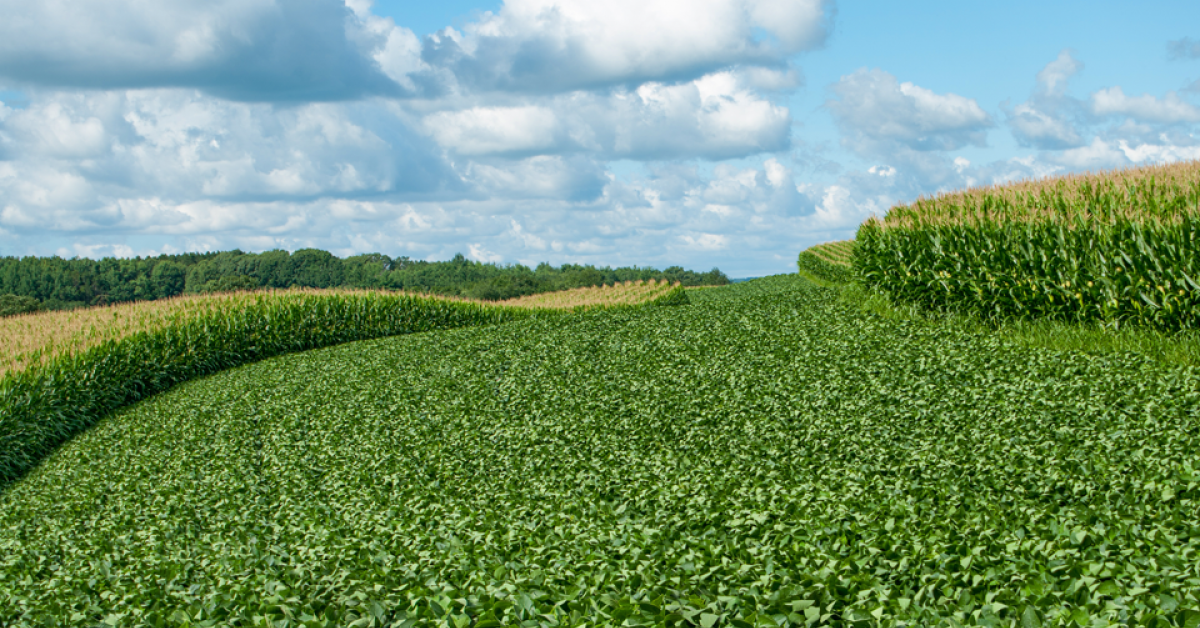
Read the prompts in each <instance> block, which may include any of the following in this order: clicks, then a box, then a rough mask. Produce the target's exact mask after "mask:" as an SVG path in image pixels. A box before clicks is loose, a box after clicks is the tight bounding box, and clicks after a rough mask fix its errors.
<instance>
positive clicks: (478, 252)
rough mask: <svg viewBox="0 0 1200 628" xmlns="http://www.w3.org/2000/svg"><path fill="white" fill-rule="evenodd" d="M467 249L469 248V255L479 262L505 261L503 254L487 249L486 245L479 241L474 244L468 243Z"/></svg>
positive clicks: (494, 262) (495, 262)
mask: <svg viewBox="0 0 1200 628" xmlns="http://www.w3.org/2000/svg"><path fill="white" fill-rule="evenodd" d="M467 250H468V252H467V257H469V258H471V259H473V260H475V261H477V262H486V263H490V264H497V263H500V262H503V261H504V256H503V255H500V254H498V253H493V252H491V251H489V250H487V249H486V248H484V246H483V245H482V244H479V243H472V244H470V245H468V246H467Z"/></svg>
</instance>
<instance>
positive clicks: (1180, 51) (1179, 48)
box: [1167, 37, 1200, 59]
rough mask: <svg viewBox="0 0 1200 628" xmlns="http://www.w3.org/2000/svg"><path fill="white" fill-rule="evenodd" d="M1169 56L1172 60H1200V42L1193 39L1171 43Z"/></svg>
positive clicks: (1168, 43) (1168, 47) (1168, 50)
mask: <svg viewBox="0 0 1200 628" xmlns="http://www.w3.org/2000/svg"><path fill="white" fill-rule="evenodd" d="M1167 56H1168V57H1170V58H1172V59H1200V41H1196V40H1195V39H1192V38H1191V37H1184V38H1183V39H1176V40H1174V41H1169V42H1167Z"/></svg>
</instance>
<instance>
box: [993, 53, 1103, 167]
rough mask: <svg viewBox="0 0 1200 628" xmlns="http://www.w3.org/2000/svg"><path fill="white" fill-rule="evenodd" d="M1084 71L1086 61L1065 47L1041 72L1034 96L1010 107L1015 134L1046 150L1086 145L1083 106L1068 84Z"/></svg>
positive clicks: (1009, 120)
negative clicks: (1082, 128)
mask: <svg viewBox="0 0 1200 628" xmlns="http://www.w3.org/2000/svg"><path fill="white" fill-rule="evenodd" d="M1082 70H1083V63H1082V62H1081V61H1079V60H1078V59H1076V58H1075V57H1074V55H1072V53H1071V51H1070V50H1063V51H1062V52H1060V53H1059V54H1058V58H1056V59H1055V60H1054V61H1051V62H1050V63H1047V64H1046V66H1045V67H1044V68H1042V70H1041V71H1040V72H1038V73H1037V87H1036V88H1035V89H1034V93H1033V96H1032V97H1030V99H1029V100H1028V101H1026V102H1023V103H1021V104H1019V105H1017V106H1016V107H1013V108H1012V109H1011V110H1006V111H1005V113H1006V116H1007V123H1008V127H1009V130H1011V131H1012V134H1013V137H1015V138H1016V139H1017V142H1018V143H1019V144H1021V145H1022V146H1031V147H1034V148H1040V149H1042V150H1063V149H1069V148H1077V147H1080V146H1082V145H1083V144H1084V143H1085V141H1084V139H1083V136H1082V135H1081V134H1080V132H1079V128H1078V125H1079V122H1078V119H1079V117H1080V114H1081V112H1082V110H1083V107H1082V105H1081V104H1080V103H1079V102H1078V101H1077V100H1075V99H1073V98H1071V97H1070V96H1068V95H1067V92H1066V90H1067V84H1068V83H1069V82H1070V80H1071V79H1072V78H1073V77H1074V76H1075V75H1077V74H1079V72H1081V71H1082Z"/></svg>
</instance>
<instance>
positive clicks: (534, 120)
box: [423, 106, 558, 155]
mask: <svg viewBox="0 0 1200 628" xmlns="http://www.w3.org/2000/svg"><path fill="white" fill-rule="evenodd" d="M423 124H424V127H425V130H426V131H427V132H428V133H429V134H431V135H432V136H433V137H434V139H436V140H437V142H438V144H441V145H442V146H445V147H447V148H452V149H454V150H455V151H456V152H458V153H460V154H463V155H484V154H493V153H528V152H538V151H545V150H548V149H551V148H553V147H554V145H555V144H556V142H557V138H556V136H557V134H558V119H557V117H556V116H555V114H554V112H553V111H552V110H550V109H547V108H546V107H539V106H523V107H472V108H471V109H466V110H463V111H442V112H438V113H435V114H433V115H430V116H429V117H427V118H425V120H424V122H423Z"/></svg>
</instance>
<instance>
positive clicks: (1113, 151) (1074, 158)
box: [1049, 137, 1129, 170]
mask: <svg viewBox="0 0 1200 628" xmlns="http://www.w3.org/2000/svg"><path fill="white" fill-rule="evenodd" d="M1049 159H1050V160H1052V161H1053V162H1055V163H1058V164H1061V165H1063V166H1066V167H1067V168H1069V169H1071V170H1106V169H1110V168H1118V167H1121V166H1127V165H1129V159H1128V158H1127V157H1126V156H1125V153H1124V151H1122V150H1121V148H1120V146H1118V145H1116V144H1115V143H1110V142H1106V141H1104V140H1102V139H1100V138H1098V137H1097V138H1094V139H1093V140H1092V143H1091V144H1089V145H1087V146H1081V147H1079V148H1072V149H1069V150H1064V151H1061V152H1058V153H1054V154H1052V155H1050V156H1049Z"/></svg>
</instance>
